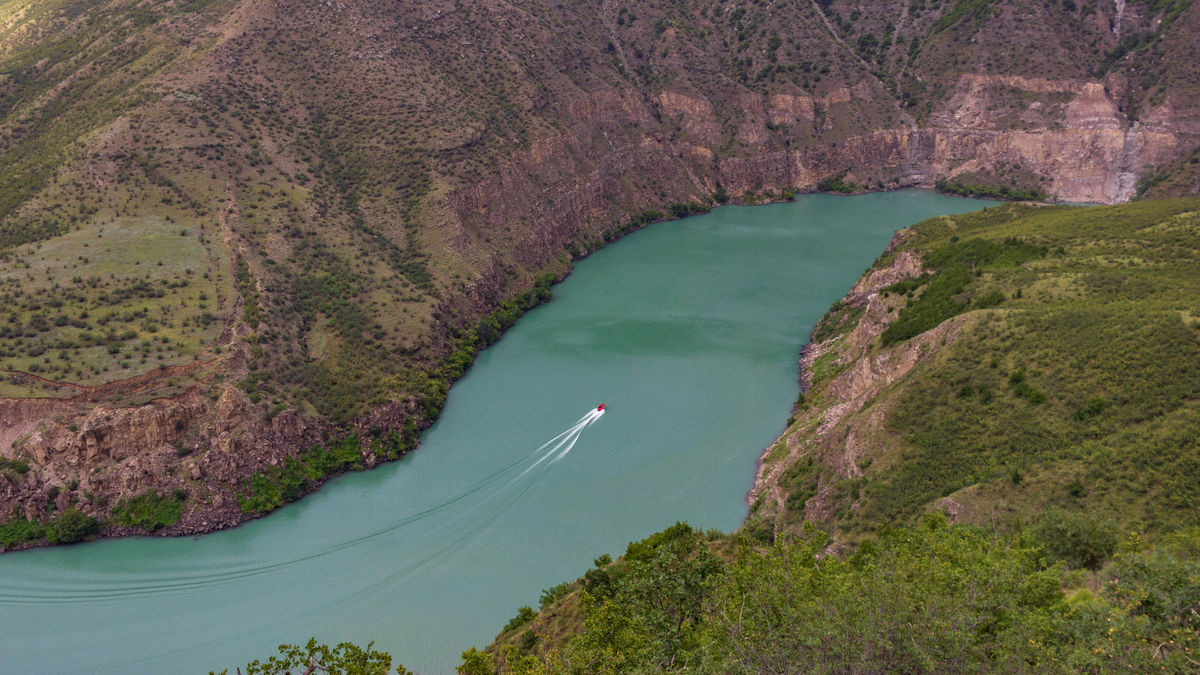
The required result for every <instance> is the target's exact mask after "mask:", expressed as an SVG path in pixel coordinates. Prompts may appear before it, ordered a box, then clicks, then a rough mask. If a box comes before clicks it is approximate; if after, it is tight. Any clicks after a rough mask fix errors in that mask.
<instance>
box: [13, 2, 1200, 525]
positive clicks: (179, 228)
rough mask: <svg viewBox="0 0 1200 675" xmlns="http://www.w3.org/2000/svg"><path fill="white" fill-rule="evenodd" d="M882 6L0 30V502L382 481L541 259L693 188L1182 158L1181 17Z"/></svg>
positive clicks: (60, 503)
mask: <svg viewBox="0 0 1200 675" xmlns="http://www.w3.org/2000/svg"><path fill="white" fill-rule="evenodd" d="M911 4H912V5H913V6H912V7H909V6H908V5H904V4H902V3H894V6H893V4H888V3H885V4H878V5H876V4H871V5H870V7H868V6H866V5H864V6H863V7H862V8H858V9H850V8H849V7H848V6H847V7H842V6H841V5H839V4H837V3H833V4H830V3H803V2H801V3H777V4H772V5H767V6H762V5H755V4H751V5H745V6H742V5H739V4H736V3H725V2H716V3H707V2H682V3H678V2H671V3H659V2H638V3H620V4H616V3H609V2H593V3H582V4H579V3H576V4H570V5H566V4H564V5H555V6H553V7H551V6H543V5H538V4H533V5H530V4H526V3H508V2H501V1H496V2H485V3H475V4H472V5H467V4H465V3H461V2H454V1H452V0H442V1H439V2H432V3H430V2H422V3H415V2H400V3H395V4H385V5H379V4H378V3H366V2H356V1H352V0H351V1H343V2H336V3H316V4H313V3H305V2H299V1H298V0H277V1H273V2H269V1H266V0H241V1H240V2H226V1H224V0H216V1H214V2H211V3H202V2H186V3H185V2H171V3H161V4H159V5H154V6H148V5H145V4H142V3H135V2H129V1H125V0H111V1H110V2H85V1H80V2H43V1H36V2H35V1H32V0H26V1H24V2H22V1H14V2H10V3H8V4H7V5H4V6H3V9H2V11H0V26H3V33H2V34H3V36H4V37H3V39H2V41H0V59H3V61H2V63H0V71H2V72H3V73H5V74H4V79H3V82H0V95H3V103H2V106H0V113H2V115H3V119H2V121H0V138H2V139H3V142H4V146H3V147H4V157H5V159H6V160H7V161H6V162H4V163H3V168H0V172H4V173H3V176H4V179H5V180H4V181H3V183H2V184H3V185H4V186H5V187H4V190H3V194H2V195H0V247H3V248H0V256H3V259H4V261H5V266H4V269H3V272H2V277H0V278H2V279H3V284H4V285H3V286H0V294H2V295H0V297H2V298H3V299H4V300H5V306H6V307H8V308H9V311H8V314H7V316H5V317H4V318H3V324H0V325H2V326H3V328H2V330H3V333H2V335H0V340H2V344H0V350H2V351H0V369H3V374H4V381H0V396H4V397H5V398H3V399H0V409H2V410H3V411H4V415H3V420H4V422H3V425H2V426H0V455H3V456H4V457H8V458H11V459H13V460H14V461H17V462H23V463H24V464H23V465H22V466H24V467H25V470H24V471H22V472H17V473H14V474H13V475H12V476H10V477H9V478H8V479H6V485H5V486H4V490H3V491H2V492H0V511H5V512H8V511H11V510H12V509H14V508H15V509H18V510H19V511H20V512H21V514H22V515H23V517H25V518H28V519H30V520H35V519H39V518H46V517H47V514H49V513H51V512H54V511H61V510H63V509H66V508H68V507H70V506H72V505H76V506H78V507H79V508H81V509H82V510H83V511H84V512H85V513H87V514H90V515H93V516H97V517H106V516H108V515H110V514H111V513H112V512H113V509H114V508H115V507H119V506H120V504H121V503H123V502H127V501H128V500H130V499H132V498H133V497H134V496H136V495H143V496H144V495H146V494H147V493H150V492H153V493H155V494H156V495H158V497H157V498H160V499H162V498H165V497H166V496H167V495H169V494H184V495H186V504H185V507H184V508H183V510H182V515H181V516H180V515H173V516H171V517H168V518H166V519H165V520H164V521H163V524H164V525H166V527H167V529H165V530H164V531H165V532H184V531H200V530H206V529H212V528H214V527H220V526H224V525H226V524H229V523H233V522H237V521H238V520H241V519H244V518H246V517H249V516H250V515H252V514H254V513H258V512H260V511H262V510H267V509H269V508H273V507H274V506H277V505H278V504H280V503H282V502H283V501H286V500H287V499H292V498H295V497H296V496H298V495H299V494H302V493H303V492H304V491H306V490H307V489H311V488H312V487H313V486H314V485H315V484H316V483H318V482H319V481H320V480H321V479H322V478H323V477H324V476H325V475H326V474H327V473H328V472H330V471H339V470H343V469H345V468H349V467H355V466H371V465H374V463H376V462H378V461H382V460H384V459H387V458H394V457H396V456H398V455H399V454H401V453H403V452H405V451H407V450H408V449H410V448H411V447H413V445H414V444H415V442H416V433H417V431H418V429H419V428H421V427H422V426H424V425H426V424H428V423H429V421H430V420H431V419H432V418H433V417H434V416H436V414H437V410H438V409H439V408H440V405H441V402H442V400H443V399H444V397H445V394H446V390H447V388H448V386H449V383H450V382H451V381H452V380H453V379H455V378H456V377H457V376H458V375H460V374H461V373H462V371H463V369H464V368H465V367H466V366H467V365H468V364H469V363H470V360H471V357H472V356H473V355H474V353H475V351H476V350H477V349H479V348H480V347H482V346H485V345H486V344H487V343H489V342H491V341H493V340H495V339H496V338H497V337H498V334H499V332H500V331H501V330H502V329H503V328H504V327H506V326H507V325H509V324H511V322H512V321H513V320H515V318H516V316H517V315H519V314H520V312H521V311H523V310H524V309H527V308H528V307H529V306H531V305H532V304H536V303H537V302H541V301H544V300H545V299H546V297H547V292H546V290H545V286H546V283H547V279H549V278H555V277H558V276H561V275H562V274H565V273H566V272H567V270H568V269H569V264H570V261H569V258H570V257H576V256H581V255H586V254H587V253H588V252H589V251H592V250H594V249H595V248H597V247H598V246H601V245H602V244H603V243H604V242H605V241H607V240H609V239H611V238H613V237H615V236H618V235H619V234H620V233H622V232H624V231H626V230H628V229H629V228H632V227H637V226H640V225H643V224H645V223H646V222H649V221H652V220H655V219H658V218H661V217H665V216H668V215H671V214H674V215H678V214H682V213H687V212H689V211H691V210H693V209H696V208H703V207H704V205H705V204H707V203H709V202H710V201H711V199H713V198H714V196H722V195H732V196H733V197H734V198H737V199H745V200H749V201H753V200H756V199H764V198H765V199H770V198H772V197H773V196H775V195H778V194H780V193H781V192H782V191H784V190H808V189H814V188H815V187H817V186H818V185H819V184H821V183H822V181H825V180H827V179H830V180H833V182H832V183H830V184H832V185H838V186H841V187H846V186H850V185H855V186H859V187H867V188H886V187H897V186H904V185H932V184H933V183H934V181H935V180H936V179H940V178H951V179H954V180H959V181H961V182H966V183H980V182H982V183H990V184H1006V185H1007V184H1015V185H1018V186H1022V187H1036V188H1039V189H1044V190H1046V191H1047V192H1049V193H1051V194H1053V195H1055V196H1058V197H1061V198H1065V199H1072V200H1097V201H1115V200H1122V199H1126V198H1128V197H1129V196H1130V195H1131V194H1132V193H1133V189H1134V183H1135V179H1136V177H1137V176H1138V175H1140V174H1143V173H1146V172H1147V170H1148V169H1149V168H1151V167H1158V166H1163V167H1165V166H1167V165H1168V164H1169V163H1170V162H1171V161H1175V160H1177V159H1178V158H1181V157H1185V156H1186V155H1187V153H1188V151H1189V150H1190V149H1191V148H1192V147H1193V146H1194V145H1196V143H1197V141H1196V138H1197V132H1198V129H1197V127H1196V118H1195V115H1194V111H1195V106H1196V100H1197V99H1196V94H1195V92H1194V91H1192V89H1191V88H1189V85H1188V83H1189V82H1191V79H1190V78H1191V77H1192V75H1193V71H1192V70H1191V69H1192V68H1194V65H1193V64H1189V63H1187V59H1184V58H1174V55H1175V54H1176V50H1185V49H1188V48H1189V45H1190V43H1189V40H1194V36H1195V34H1196V31H1194V30H1192V29H1193V28H1194V27H1195V26H1196V25H1197V21H1198V20H1200V19H1198V18H1197V17H1200V8H1194V7H1191V6H1190V4H1189V3H1169V2H1167V3H1164V2H1154V3H1128V6H1127V7H1126V5H1125V4H1124V3H1123V4H1122V7H1125V9H1124V10H1122V13H1121V16H1120V19H1119V21H1118V20H1117V19H1116V17H1112V16H1110V14H1111V13H1112V12H1111V11H1110V10H1109V9H1101V10H1099V12H1098V14H1095V15H1094V16H1093V15H1091V14H1089V15H1087V16H1086V17H1084V15H1083V13H1084V10H1079V9H1074V10H1068V9H1067V8H1066V6H1065V5H1064V6H1059V5H1045V6H1043V4H1040V3H1032V2H1026V1H1024V0H1011V1H1010V2H1005V3H979V2H955V3H943V4H940V5H937V6H934V5H929V6H928V7H926V6H924V5H920V6H917V5H918V3H911ZM854 11H858V12H860V13H861V15H862V17H863V18H862V23H861V24H859V23H858V22H857V21H855V22H849V19H848V18H847V17H849V16H850V15H851V14H852V13H853V12H854ZM893 11H895V12H897V13H898V14H900V15H904V16H906V17H909V18H907V19H905V21H904V22H902V24H898V25H897V26H898V27H896V28H895V30H894V34H895V36H893V38H892V42H891V47H890V48H888V49H886V50H882V51H879V50H877V51H876V52H871V49H870V42H871V41H870V40H866V39H864V36H865V35H866V33H865V32H863V31H865V30H866V27H869V26H872V25H875V24H877V23H879V22H880V21H884V20H885V17H886V16H888V14H887V13H888V12H893ZM1112 11H1116V10H1115V9H1114V10H1112ZM1031 12H1034V14H1030V13H1031ZM993 15H995V17H996V19H995V20H992V19H991V18H990V17H992V16H993ZM1031 16H1037V17H1039V19H1038V20H1037V21H1032V20H1031V19H1030V18H1029V17H1031ZM1105 17H1107V18H1105ZM1102 18H1105V20H1103V21H1102V20H1101V19H1102ZM1108 19H1112V21H1109V20H1108ZM1114 21H1115V23H1114ZM872 22H875V23H872ZM1117 24H1120V26H1121V28H1120V29H1118V28H1117V27H1116V26H1117ZM1030 25H1037V26H1041V27H1042V28H1039V30H1045V31H1057V30H1060V29H1062V30H1066V31H1067V32H1068V33H1069V34H1070V35H1071V36H1072V37H1071V39H1070V40H1068V41H1066V42H1063V43H1061V44H1060V43H1059V42H1058V41H1047V42H1044V44H1043V46H1044V45H1046V44H1048V45H1053V46H1054V47H1053V49H1042V50H1041V51H1039V52H1038V53H1039V54H1042V55H1043V56H1044V58H1042V57H1041V56H1040V57H1039V60H1038V61H1037V63H1034V64H1030V63H1025V62H1024V61H1021V60H1020V59H1017V58H1016V57H1015V56H1013V55H1014V54H1016V53H1017V51H1016V47H1014V46H1013V45H1019V41H1016V42H1014V36H1019V35H1024V33H1022V32H1021V31H1023V30H1025V29H1027V28H1028V27H1029V26H1030ZM1135 29H1136V31H1137V35H1138V39H1137V41H1136V43H1129V44H1126V43H1124V42H1120V40H1122V39H1123V38H1122V37H1121V36H1122V35H1123V34H1128V31H1133V30H1135ZM871 30H872V31H874V30H876V29H874V28H872V29H871ZM880 30H882V29H880ZM1122 31H1125V33H1122ZM1049 34H1051V33H1038V34H1037V35H1035V36H1034V37H1030V38H1028V39H1029V40H1031V41H1033V42H1031V44H1033V43H1037V42H1038V41H1041V40H1043V39H1044V38H1045V37H1046V36H1047V35H1049ZM896 36H898V37H896ZM1039 36H1040V37H1039ZM901 38H903V39H904V40H907V41H908V42H907V45H908V46H907V47H905V49H906V50H907V51H904V52H903V53H901V52H900V48H899V47H898V46H897V45H899V44H900V41H901V40H900V39H901ZM1020 39H1026V38H1024V37H1022V38H1020ZM981 40H984V42H983V43H981V42H980V41H981ZM883 41H884V42H886V40H883ZM914 44H915V45H916V46H915V47H913V46H912V45H914ZM980 44H986V46H987V48H986V49H983V48H980V47H978V45H980ZM1122 45H1123V46H1122ZM1004 50H1008V51H1004ZM1001 52H1003V54H1008V56H1003V55H1002V54H1001ZM872 54H874V56H872ZM879 54H886V56H883V57H881V56H879ZM1156 55H1157V56H1156ZM1164 55H1165V57H1164ZM1002 56H1003V58H1002ZM1068 66H1069V67H1068ZM1147 73H1153V75H1152V76H1149V75H1147ZM1134 74H1136V75H1137V77H1134V76H1133V75H1134ZM1122 78H1123V79H1122ZM1160 82H1172V83H1175V85H1173V86H1172V87H1171V88H1170V89H1169V90H1162V89H1161V88H1159V83H1160ZM1118 85H1119V86H1118ZM1164 91H1165V92H1166V93H1165V94H1164V93H1163V92H1164ZM1155 92H1157V93H1155ZM1164 96H1165V98H1164ZM1135 109H1136V111H1137V117H1136V119H1135V118H1134V116H1133V112H1132V111H1134V110H1135ZM547 275H548V276H547ZM539 280H540V281H539ZM314 445H318V446H321V447H322V448H324V449H323V450H321V451H320V452H317V455H321V457H326V455H328V456H331V457H332V456H336V457H337V459H336V461H333V460H329V461H327V460H326V459H321V460H320V461H318V460H317V459H315V457H316V456H317V455H314V454H312V453H309V454H307V455H305V457H307V459H305V458H303V457H301V451H302V450H303V449H305V448H308V447H310V446H314ZM355 448H357V450H358V452H357V454H356V453H355ZM314 452H316V451H314ZM322 453H324V454H322ZM256 486H257V487H256ZM239 502H240V504H239ZM172 513H174V512H172ZM180 517H181V518H182V520H180V521H179V522H178V523H175V522H174V521H175V519H176V518H180ZM168 521H170V522H168ZM111 531H112V532H117V531H122V530H118V529H113V530H111Z"/></svg>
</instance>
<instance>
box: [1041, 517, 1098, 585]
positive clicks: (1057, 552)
mask: <svg viewBox="0 0 1200 675" xmlns="http://www.w3.org/2000/svg"><path fill="white" fill-rule="evenodd" d="M1032 535H1033V538H1034V540H1036V541H1037V542H1038V543H1040V544H1041V545H1042V548H1044V549H1045V550H1046V552H1047V553H1049V554H1050V555H1051V556H1053V557H1055V558H1057V559H1059V560H1061V561H1063V562H1065V563H1066V564H1067V565H1068V566H1070V567H1072V568H1075V569H1083V568H1086V569H1090V570H1097V569H1099V568H1100V566H1101V565H1103V564H1104V563H1105V562H1106V561H1107V560H1108V559H1109V558H1110V557H1112V554H1113V552H1114V551H1116V549H1117V535H1116V531H1115V530H1114V525H1113V524H1112V523H1111V522H1105V521H1103V520H1100V519H1098V518H1096V517H1094V516H1089V515H1086V514H1082V513H1071V512H1067V511H1063V510H1061V509H1054V510H1051V511H1047V512H1046V513H1045V514H1043V515H1042V517H1041V518H1040V519H1039V520H1038V523H1037V524H1036V526H1035V527H1034V528H1033V530H1032Z"/></svg>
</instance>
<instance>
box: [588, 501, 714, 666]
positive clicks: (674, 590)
mask: <svg viewBox="0 0 1200 675" xmlns="http://www.w3.org/2000/svg"><path fill="white" fill-rule="evenodd" d="M723 569H724V564H723V563H722V562H721V560H720V559H719V558H717V557H716V556H715V555H714V554H713V553H712V551H711V550H710V549H709V547H708V545H707V542H706V541H705V539H704V537H703V535H701V534H700V533H699V532H696V531H695V530H693V529H691V528H690V527H688V526H687V525H686V524H683V523H676V524H675V525H673V526H672V527H670V528H668V529H667V530H664V531H663V532H660V533H658V534H655V535H652V536H651V537H648V538H647V539H644V540H642V541H640V542H633V543H631V544H630V545H629V548H628V549H627V550H626V554H625V559H624V561H623V565H622V566H621V569H620V571H619V574H618V575H617V576H616V579H615V583H614V590H613V592H612V594H611V595H610V596H608V597H607V598H606V599H605V600H603V601H596V600H592V601H591V602H590V605H589V607H588V610H587V617H586V619H585V625H584V630H583V633H582V634H581V635H579V636H577V637H575V638H572V639H571V640H570V642H569V643H568V644H567V646H566V647H565V648H564V658H565V659H566V661H567V662H568V663H569V664H570V669H571V670H572V671H573V672H624V671H628V670H631V669H643V668H649V669H670V668H675V667H686V665H687V664H689V663H692V662H694V660H695V659H696V658H697V656H698V649H699V646H700V645H699V642H698V633H697V628H698V627H699V625H700V622H701V621H702V619H703V606H704V601H705V598H706V597H707V595H708V589H709V588H710V585H709V584H710V581H711V580H712V579H713V578H715V577H716V576H717V575H719V574H720V573H721V572H722V571H723Z"/></svg>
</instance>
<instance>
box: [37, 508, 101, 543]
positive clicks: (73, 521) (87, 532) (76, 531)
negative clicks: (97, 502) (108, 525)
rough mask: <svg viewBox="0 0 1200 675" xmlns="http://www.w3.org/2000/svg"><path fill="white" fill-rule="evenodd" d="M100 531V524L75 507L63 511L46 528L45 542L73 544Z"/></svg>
mask: <svg viewBox="0 0 1200 675" xmlns="http://www.w3.org/2000/svg"><path fill="white" fill-rule="evenodd" d="M99 530H100V522H99V521H97V520H96V519H95V518H93V517H91V516H89V515H85V514H84V513H83V512H82V511H80V510H79V509H77V508H75V507H73V506H72V507H70V508H67V509H63V511H62V512H61V513H59V514H58V517H57V518H55V519H54V520H52V521H50V525H49V526H48V527H47V528H46V541H48V542H50V543H51V544H73V543H75V542H77V541H83V540H84V539H86V538H88V537H90V536H91V535H93V534H95V533H96V532H98V531H99Z"/></svg>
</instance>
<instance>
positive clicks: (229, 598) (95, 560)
mask: <svg viewBox="0 0 1200 675" xmlns="http://www.w3.org/2000/svg"><path fill="white" fill-rule="evenodd" d="M987 204H988V202H981V201H977V200H966V199H959V198H952V197H947V196H943V195H937V194H934V193H930V192H921V191H906V192H896V193H887V194H871V195H863V196H856V197H836V196H828V195H806V196H801V197H798V198H797V199H796V201H795V202H794V203H788V204H773V205H769V206H757V207H726V208H721V209H717V210H716V211H713V212H712V213H710V214H706V215H703V216H697V217H692V218H687V219H684V220H680V221H675V222H670V223H661V224H656V225H653V226H652V227H650V228H648V229H646V230H644V231H641V232H638V233H636V234H633V235H631V236H629V237H626V238H625V239H623V240H621V241H618V242H616V243H614V244H612V245H611V246H609V247H607V248H605V249H604V250H602V251H600V252H598V253H596V254H595V255H593V256H592V257H591V258H589V259H587V260H585V261H582V262H580V263H579V264H578V266H577V268H576V271H575V272H574V273H573V274H572V275H571V277H570V278H568V279H567V280H566V281H565V282H563V283H562V284H560V285H558V286H556V287H555V295H556V298H557V299H556V300H555V301H554V302H552V303H550V304H549V305H546V306H544V307H541V308H538V309H536V310H534V311H533V312H531V313H530V314H528V315H527V316H525V317H524V318H522V319H521V320H520V321H519V322H518V324H517V325H516V326H515V327H514V328H513V329H512V330H511V331H509V332H508V333H507V334H506V335H505V337H504V339H503V340H501V341H500V343H499V344H497V345H495V346H493V347H492V348H490V349H488V350H486V351H485V352H483V353H482V354H481V355H480V356H479V359H478V361H477V362H476V364H475V366H474V367H473V368H472V369H471V370H470V372H469V373H468V374H467V376H466V377H464V378H463V379H462V380H461V381H460V382H458V383H457V384H455V386H454V387H453V389H452V390H451V392H450V397H449V400H448V402H447V405H446V409H445V412H444V414H443V415H442V417H441V419H440V420H439V421H438V423H437V424H436V425H435V426H434V427H433V428H432V429H430V430H429V431H428V432H426V434H425V435H424V436H423V438H422V445H421V448H420V449H419V450H418V451H417V452H415V453H413V454H411V455H410V456H408V457H407V458H405V459H403V460H401V461H399V462H394V463H392V464H389V465H386V466H384V467H382V468H379V469H376V470H374V471H369V472H363V473H357V474H351V475H347V476H344V477H341V478H338V479H336V480H334V481H331V482H330V483H329V484H327V485H326V486H325V487H324V488H323V489H322V490H321V491H320V492H319V493H317V494H315V495H312V496H310V497H307V498H305V499H304V500H302V501H301V502H299V503H297V504H293V505H291V506H288V507H286V508H284V509H282V510H280V511H278V512H276V513H274V514H272V515H271V516H269V517H267V518H263V519H260V520H258V521H255V522H252V523H248V524H246V525H243V526H242V527H239V528H237V529H234V530H231V531H227V532H221V533H217V534H212V535H208V536H204V537H200V538H197V539H190V538H185V539H161V538H141V539H124V540H112V541H102V542H96V543H92V544H86V545H81V546H72V547H66V548H58V549H44V550H37V551H29V552H23V553H19V554H8V555H4V556H0V670H2V671H4V672H97V671H103V672H123V673H137V672H146V673H162V672H180V673H182V672H208V670H209V669H213V668H216V669H218V670H219V669H220V668H224V667H229V668H231V670H232V668H233V667H234V666H237V665H242V664H245V663H246V662H247V661H249V660H250V659H253V658H265V657H267V656H269V655H271V654H273V653H274V651H275V646H276V645H278V644H280V643H282V642H300V643H303V642H304V641H306V640H307V639H308V638H309V637H312V636H316V637H317V638H318V639H319V640H322V641H326V642H330V643H333V642H337V641H341V640H350V641H354V642H357V643H359V644H363V645H365V644H366V643H367V642H369V641H371V640H374V641H375V643H376V647H377V648H381V649H384V650H387V651H389V652H391V653H392V654H393V655H394V656H395V658H396V660H397V661H398V662H400V663H403V664H405V665H406V666H407V667H409V668H412V669H416V670H419V671H420V672H423V673H429V672H452V671H453V667H454V666H455V665H456V664H457V663H458V656H459V654H460V653H461V652H462V651H463V650H464V649H465V648H467V647H470V646H472V645H477V646H479V647H483V646H484V645H485V644H486V643H488V642H489V641H490V640H491V638H492V637H493V636H494V635H495V633H496V631H497V630H498V629H499V628H500V627H501V626H503V625H504V623H505V622H506V621H507V620H508V619H509V618H510V617H511V616H513V615H514V614H515V613H516V608H517V607H518V606H520V605H525V604H529V605H534V606H536V605H537V600H538V595H539V592H540V590H541V589H543V588H547V587H550V586H553V585H554V584H556V583H558V582H559V581H562V580H565V579H571V578H574V577H576V576H578V575H580V574H581V573H582V572H583V571H584V570H586V569H587V568H588V567H589V566H590V565H591V561H592V559H593V558H594V557H596V556H597V555H600V554H602V553H612V554H614V555H615V554H617V553H620V552H621V551H623V550H624V545H625V543H627V542H628V541H629V540H631V539H637V538H641V537H644V536H646V535H648V534H650V533H651V532H654V531H657V530H659V529H662V528H663V527H666V526H668V525H670V524H672V523H674V522H675V521H676V520H686V521H688V522H690V523H691V524H692V525H693V526H695V527H698V528H702V529H703V528H720V529H722V530H732V529H734V528H736V527H737V526H738V525H739V524H740V523H741V521H742V519H743V518H744V516H745V503H744V495H745V493H746V491H747V490H748V489H749V487H750V485H751V482H752V479H753V473H754V466H755V461H756V459H757V457H758V455H759V453H760V452H761V450H762V448H763V447H765V446H766V445H768V444H769V443H770V442H771V441H772V439H773V438H774V437H775V436H776V435H777V434H778V433H779V432H780V431H781V430H782V423H783V420H784V419H786V418H787V416H788V412H789V408H790V405H791V402H792V401H793V400H795V397H796V392H797V384H796V380H797V375H798V372H797V365H796V352H797V349H798V348H799V346H800V345H801V344H802V343H803V342H804V340H805V338H806V336H807V335H808V333H809V331H810V330H811V329H812V327H813V324H814V323H815V322H816V320H817V319H818V318H820V316H821V314H822V313H823V312H824V311H825V310H826V309H827V308H828V307H829V305H830V304H831V303H832V302H834V301H835V300H836V299H837V298H839V297H840V296H842V295H843V294H844V293H845V292H846V290H847V289H848V288H849V287H850V285H851V284H852V283H853V282H854V281H855V279H857V278H858V276H859V275H860V274H862V272H863V270H864V269H865V268H866V267H868V266H869V265H870V264H871V261H872V260H874V259H875V257H876V256H877V255H878V254H879V253H880V252H881V251H882V250H883V248H884V247H885V246H886V245H887V243H888V240H889V239H890V238H891V236H892V232H893V231H894V230H896V229H898V228H900V227H904V226H906V225H909V224H911V223H914V222H917V221H919V220H922V219H924V218H927V217H930V216H933V215H938V214H948V213H958V212H963V211H969V210H973V209H977V208H981V207H983V206H985V205H987ZM602 402H606V403H608V408H609V409H608V412H607V414H606V415H605V416H604V417H603V418H601V419H600V420H599V421H598V422H596V423H595V424H593V425H592V426H590V427H589V428H587V429H585V430H583V432H582V434H581V435H580V437H579V441H578V443H577V444H576V445H575V446H574V447H573V449H572V450H571V452H570V453H569V454H567V455H565V456H563V457H562V458H561V460H559V461H557V462H552V461H545V462H542V463H541V464H538V465H536V466H533V468H532V469H531V470H529V471H528V472H527V473H525V474H524V475H521V473H522V472H523V471H525V470H526V469H528V468H529V467H530V466H531V465H532V462H533V461H535V460H536V457H537V455H536V454H534V453H535V451H536V450H537V448H538V447H539V446H540V445H541V444H542V443H544V442H545V441H547V440H549V439H551V438H552V437H554V436H555V435H556V434H558V433H559V432H561V431H563V430H565V429H567V428H568V427H570V426H571V425H572V424H573V423H574V422H575V421H576V420H577V419H578V418H579V417H580V416H581V415H583V414H584V413H585V412H587V411H588V410H589V409H590V408H594V407H595V406H596V405H598V404H599V403H602Z"/></svg>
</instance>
